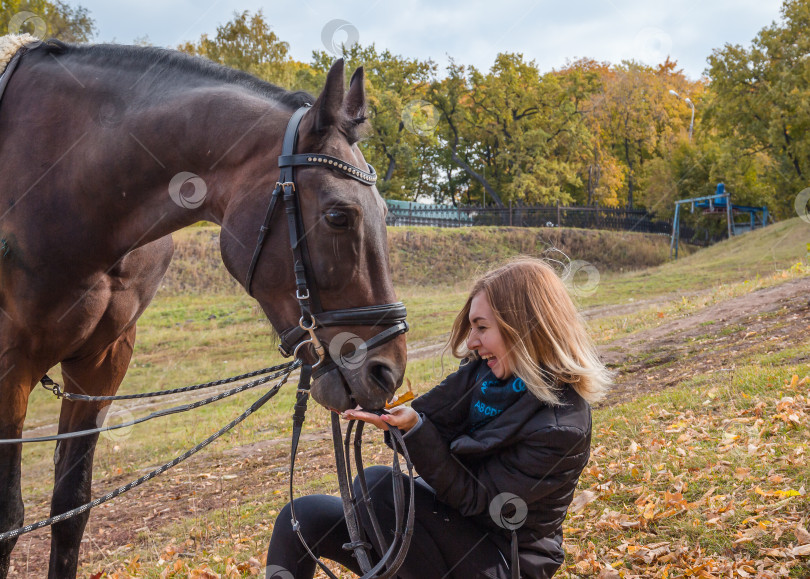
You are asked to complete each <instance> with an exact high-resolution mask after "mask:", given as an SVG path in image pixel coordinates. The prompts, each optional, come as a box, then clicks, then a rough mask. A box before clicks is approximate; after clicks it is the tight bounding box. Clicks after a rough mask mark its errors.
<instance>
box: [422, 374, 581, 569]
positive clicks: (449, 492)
mask: <svg viewBox="0 0 810 579" xmlns="http://www.w3.org/2000/svg"><path fill="white" fill-rule="evenodd" d="M488 372H489V369H488V368H487V366H486V365H485V364H484V363H483V361H481V360H478V361H474V362H470V363H468V364H465V365H462V366H461V367H460V368H459V370H458V371H457V372H455V373H453V374H451V375H450V376H448V377H447V379H446V380H444V381H443V382H442V383H441V384H439V385H438V386H437V387H435V388H434V389H432V390H431V391H430V392H428V393H427V394H424V395H423V396H420V397H419V398H417V399H416V400H415V401H414V402H413V408H414V409H415V410H416V411H417V412H419V413H421V414H422V420H423V422H422V424H421V425H420V426H419V427H418V428H417V429H416V430H414V431H413V432H412V433H409V435H408V437H407V438H406V441H407V446H408V452H409V453H410V455H411V459H412V460H413V463H414V466H415V467H416V470H417V471H418V472H419V474H420V475H421V476H422V477H423V478H424V479H425V481H426V482H427V483H429V484H430V485H431V486H432V487H433V488H434V489H435V490H436V493H437V498H438V499H439V500H440V501H442V502H443V503H445V504H447V505H449V506H451V507H453V508H455V509H457V510H458V511H460V512H461V514H463V515H465V516H469V517H472V518H473V519H474V520H475V521H476V522H477V523H479V524H481V525H484V526H486V527H487V528H489V529H492V531H493V535H492V537H493V540H494V541H495V542H496V543H497V544H498V546H499V548H500V550H501V551H502V552H503V553H504V554H506V555H507V557H508V556H509V553H510V542H511V539H512V533H511V531H510V530H509V529H507V528H504V526H510V525H509V524H506V525H504V524H503V519H502V520H501V523H500V524H498V523H496V522H495V519H494V518H493V516H492V515H490V506H491V504H492V501H493V499H494V498H495V497H496V496H498V495H500V494H501V493H511V495H516V496H517V497H518V500H512V501H507V503H509V502H511V503H512V504H513V507H514V508H519V507H520V505H516V504H515V503H520V502H521V501H522V502H524V503H525V505H526V507H528V512H527V513H526V520H525V522H524V523H522V524H520V521H519V520H518V517H520V513H519V512H515V510H514V508H513V510H512V511H509V508H510V507H506V508H505V509H504V511H503V513H504V515H505V517H506V521H507V523H509V522H512V523H514V524H513V525H511V527H514V526H517V525H520V526H519V528H518V529H517V536H516V538H517V548H518V550H519V559H520V573H521V576H524V577H531V578H541V577H551V576H552V575H553V574H554V572H555V571H556V570H557V569H558V568H559V567H560V565H562V563H563V558H564V553H563V549H562V523H563V519H565V513H566V511H567V509H568V505H569V504H570V503H571V499H572V498H573V496H574V489H575V488H576V485H577V480H578V479H579V475H580V473H581V472H582V469H583V468H584V467H585V465H586V463H587V462H588V457H589V455H590V443H591V409H590V406H589V404H588V403H587V402H585V400H583V399H582V398H581V397H580V396H579V395H578V394H577V393H576V391H574V389H573V388H571V387H570V386H567V385H564V386H563V387H562V388H561V390H560V399H561V401H562V405H561V406H556V407H552V406H549V405H547V404H545V403H542V402H540V401H539V400H538V399H537V398H536V397H535V396H534V395H533V394H532V393H531V391H529V392H526V394H525V395H524V396H523V397H521V398H520V399H519V400H518V401H517V402H516V403H514V404H513V405H512V406H510V407H508V408H507V409H506V410H504V412H503V413H502V414H500V415H499V416H497V417H495V418H493V419H492V420H491V421H490V422H489V423H487V424H485V425H484V426H482V427H481V428H479V429H477V430H476V431H474V432H473V433H472V434H466V433H465V432H464V427H465V424H464V423H465V421H466V419H467V416H468V414H469V408H470V395H471V393H472V390H473V389H474V388H476V387H478V386H479V385H480V382H481V380H483V379H484V378H485V377H486V375H487V374H488ZM511 495H504V497H506V498H507V499H508V498H510V496H511ZM503 500H504V499H503V498H501V502H503ZM525 510H526V509H523V511H524V512H525ZM496 512H497V511H496ZM495 516H497V515H495Z"/></svg>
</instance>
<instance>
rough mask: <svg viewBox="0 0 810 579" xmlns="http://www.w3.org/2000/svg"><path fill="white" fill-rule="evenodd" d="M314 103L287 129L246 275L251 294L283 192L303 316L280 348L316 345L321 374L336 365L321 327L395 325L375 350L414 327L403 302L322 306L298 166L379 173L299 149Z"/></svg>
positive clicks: (366, 176)
mask: <svg viewBox="0 0 810 579" xmlns="http://www.w3.org/2000/svg"><path fill="white" fill-rule="evenodd" d="M309 108H310V105H306V106H303V107H301V108H299V109H298V110H297V111H295V113H293V115H292V117H291V118H290V120H289V122H288V123H287V129H286V131H285V132H284V141H283V142H282V146H281V156H280V157H279V158H278V166H279V168H280V169H281V173H280V175H279V179H278V182H277V183H276V187H275V189H274V190H273V195H272V197H271V198H270V205H269V206H268V208H267V215H266V216H265V218H264V223H263V224H262V226H261V228H260V229H259V239H258V241H257V242H256V249H255V250H254V252H253V259H252V260H251V262H250V267H249V268H248V272H247V278H246V280H245V289H246V290H247V292H248V294H250V295H251V296H252V295H253V292H252V291H251V284H252V282H253V274H254V272H255V270H256V264H257V263H258V261H259V256H260V255H261V252H262V248H263V247H264V241H265V238H266V236H267V232H268V231H269V230H270V222H271V221H272V219H273V214H274V213H275V210H276V206H277V205H278V200H279V198H280V197H283V201H284V205H285V208H286V213H287V223H288V225H289V230H290V247H291V248H292V252H293V272H294V274H295V286H296V292H295V297H296V299H297V300H298V304H299V306H300V308H301V319H300V320H299V322H298V325H297V326H294V327H292V328H289V329H287V330H285V331H284V332H281V340H280V341H281V343H280V345H279V351H280V352H281V354H282V355H283V356H285V357H290V356H294V357H296V358H297V357H298V351H299V350H300V349H301V347H302V346H304V345H311V346H312V348H313V349H314V351H315V354H316V355H317V357H318V361H317V362H316V364H315V365H314V366H313V368H315V367H318V366H321V365H322V364H323V363H324V362H327V364H325V365H323V367H321V368H319V370H318V373H317V374H316V377H317V375H319V374H320V373H322V372H323V371H325V370H327V369H329V368H330V367H332V365H333V362H332V361H327V356H326V350H325V349H324V347H323V345H322V344H321V342H320V340H319V339H318V337H317V335H316V334H315V330H317V329H318V328H322V327H330V326H347V325H348V326H389V327H388V328H387V329H385V330H383V331H382V332H380V333H378V334H377V335H375V336H374V337H372V338H371V339H369V340H368V341H366V343H365V347H366V350H371V349H372V348H375V347H377V346H381V345H382V344H384V343H386V342H388V341H390V340H393V339H394V338H396V337H397V336H399V335H400V334H403V333H405V332H407V331H408V323H407V322H406V321H405V316H406V311H405V305H404V304H403V303H402V302H395V303H391V304H380V305H372V306H363V307H356V308H347V309H344V310H330V311H324V310H323V308H322V307H321V300H320V295H319V294H318V291H317V286H316V285H315V284H314V283H312V281H313V280H312V274H311V272H312V260H311V258H310V254H309V251H308V250H307V239H306V233H305V229H304V223H303V219H302V216H301V212H300V211H299V209H298V206H299V205H298V203H299V198H298V189H297V187H296V185H295V173H294V168H295V167H325V168H328V169H330V170H332V171H336V172H338V173H341V174H342V175H345V176H347V177H350V178H352V179H354V180H355V181H359V182H360V183H362V184H363V185H366V186H368V187H372V186H374V184H375V183H376V182H377V173H376V172H375V171H374V167H372V166H371V165H369V166H368V171H364V170H363V169H360V168H359V167H355V166H354V165H352V164H351V163H348V162H346V161H343V160H341V159H338V158H337V157H332V156H330V155H321V154H315V153H300V154H296V153H295V148H296V145H297V143H298V125H299V124H300V123H301V119H302V118H303V116H304V114H305V113H306V112H307V110H309Z"/></svg>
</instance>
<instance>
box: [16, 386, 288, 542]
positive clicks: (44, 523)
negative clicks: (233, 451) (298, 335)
mask: <svg viewBox="0 0 810 579" xmlns="http://www.w3.org/2000/svg"><path fill="white" fill-rule="evenodd" d="M291 372H292V370H291V371H290V372H287V373H286V374H285V375H284V377H283V378H282V379H281V380H280V381H279V382H278V383H277V384H275V385H274V386H273V387H272V388H270V390H268V391H267V392H266V393H265V394H263V395H262V396H261V398H259V399H258V400H256V402H254V403H253V404H251V405H250V407H249V408H248V409H247V410H245V411H244V412H243V413H242V414H241V415H239V416H237V417H236V418H234V419H233V420H232V421H231V422H230V423H228V424H226V425H225V426H223V427H222V428H220V429H219V430H218V431H217V432H215V433H214V434H212V435H211V436H209V437H208V438H206V439H205V440H203V441H202V442H201V443H199V444H198V445H197V446H195V447H194V448H190V449H189V450H187V451H186V452H184V453H183V454H181V455H180V456H178V457H177V458H175V459H173V460H170V461H169V462H167V463H165V464H162V465H161V466H159V467H158V468H156V469H154V470H153V471H151V472H149V473H147V474H145V475H144V476H142V477H140V478H138V479H136V480H134V481H132V482H130V483H128V484H126V485H124V486H122V487H118V488H117V489H115V490H114V491H112V492H109V493H107V494H106V495H104V496H103V497H99V498H97V499H95V500H93V501H90V502H89V503H86V504H84V505H81V506H80V507H76V508H75V509H72V510H70V511H67V512H64V513H62V514H60V515H56V516H54V517H50V518H48V519H45V520H42V521H37V522H36V523H32V524H30V525H26V526H25V527H21V528H19V529H14V530H12V531H6V532H5V533H0V542H2V541H7V540H9V539H15V538H17V537H19V536H20V535H24V534H26V533H30V532H31V531H35V530H37V529H41V528H42V527H47V526H50V525H53V524H55V523H59V522H61V521H64V520H66V519H69V518H71V517H74V516H76V515H79V514H81V513H84V512H85V511H89V510H90V509H92V508H94V507H97V506H99V505H101V504H103V503H106V502H107V501H109V500H112V499H114V498H115V497H117V496H119V495H122V494H124V493H125V492H127V491H130V490H132V489H134V488H135V487H137V486H140V485H142V484H143V483H145V482H146V481H148V480H150V479H152V478H155V477H156V476H158V475H160V474H162V473H164V472H166V471H167V470H169V469H170V468H172V467H174V466H176V465H178V464H180V463H181V462H183V461H184V460H186V459H187V458H189V457H190V456H193V455H195V454H197V453H198V452H199V451H200V450H202V449H203V448H205V447H206V446H208V445H209V444H211V443H212V442H214V441H215V440H216V439H217V438H219V437H220V436H222V435H223V434H225V433H226V432H228V431H229V430H231V429H232V428H233V427H234V426H236V425H237V424H239V423H240V422H242V421H243V420H245V419H246V418H247V417H248V416H250V415H251V414H253V413H254V412H256V411H257V410H258V409H259V408H261V407H262V406H264V404H265V403H266V402H267V401H268V400H270V399H271V398H272V397H273V396H275V395H276V394H277V393H278V391H279V390H280V389H281V387H282V386H284V384H285V383H286V382H287V378H289V376H290V373H291Z"/></svg>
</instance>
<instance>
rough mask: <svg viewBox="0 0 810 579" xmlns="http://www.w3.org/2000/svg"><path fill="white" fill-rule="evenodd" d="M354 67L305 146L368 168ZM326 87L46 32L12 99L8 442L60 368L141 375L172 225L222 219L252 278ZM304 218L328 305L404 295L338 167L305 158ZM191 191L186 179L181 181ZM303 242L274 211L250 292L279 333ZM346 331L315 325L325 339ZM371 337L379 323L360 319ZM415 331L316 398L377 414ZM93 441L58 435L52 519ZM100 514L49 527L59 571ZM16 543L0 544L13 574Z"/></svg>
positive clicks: (76, 500) (1, 388)
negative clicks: (143, 338)
mask: <svg viewBox="0 0 810 579" xmlns="http://www.w3.org/2000/svg"><path fill="white" fill-rule="evenodd" d="M344 82H345V81H344V71H343V62H342V61H338V62H337V63H335V65H334V66H333V67H332V69H331V70H330V72H329V74H328V76H327V79H326V84H325V87H324V89H323V91H322V93H321V95H320V96H319V97H318V99H317V100H316V101H315V102H314V104H313V106H312V108H311V109H310V110H309V111H307V112H306V114H305V116H304V118H303V120H302V121H301V125H300V130H299V142H298V151H300V152H307V153H309V152H313V153H322V154H325V155H331V156H333V157H338V158H340V159H342V160H343V161H346V162H349V163H351V164H352V165H355V166H357V167H362V168H366V164H365V161H364V159H363V156H362V154H361V153H360V151H359V149H358V148H357V144H356V143H357V140H358V136H359V132H360V130H361V129H362V125H363V123H364V121H365V118H364V114H365V108H366V107H365V96H364V90H363V71H362V69H358V70H357V71H356V72H355V74H354V75H353V77H352V81H351V83H350V87H349V90H348V92H346V91H345V88H344ZM312 100H314V99H312V97H310V96H309V95H307V94H305V93H290V92H287V91H285V90H283V89H280V88H278V87H275V86H272V85H269V84H267V83H264V82H261V81H259V80H257V79H255V78H253V77H251V76H249V75H247V74H244V73H241V72H238V71H234V70H230V69H227V68H224V67H220V66H217V65H213V64H211V63H208V62H207V61H204V60H201V59H197V58H193V57H189V56H186V55H183V54H180V53H177V52H173V51H168V50H162V49H153V48H135V47H122V46H105V45H99V46H71V45H64V44H62V43H58V42H48V43H44V44H42V45H41V46H39V47H37V48H33V49H31V50H29V51H28V52H27V53H25V54H24V55H23V56H22V58H21V60H20V64H19V66H18V68H17V69H16V71H15V72H14V75H13V76H12V77H11V80H10V81H9V84H8V87H7V90H6V91H5V94H4V95H3V98H2V103H0V238H2V239H3V245H2V251H0V439H9V438H17V437H20V435H21V433H22V429H23V421H24V419H25V414H26V405H27V402H28V396H29V393H30V392H31V390H32V388H34V386H35V385H36V384H37V382H38V380H39V379H40V378H41V377H42V376H43V375H44V374H45V373H46V372H48V370H49V369H50V368H52V367H53V366H55V365H56V364H61V368H62V375H63V379H64V382H65V384H64V387H65V388H66V390H68V391H71V392H81V393H86V394H93V395H110V394H113V393H115V392H116V390H117V389H118V386H119V384H120V383H121V381H122V379H123V378H124V375H125V374H126V371H127V366H128V364H129V361H130V357H131V355H132V350H133V347H134V345H135V327H136V322H137V320H138V318H139V316H140V315H141V314H142V313H143V311H144V309H145V308H146V307H147V305H148V304H149V302H150V300H151V299H152V297H153V296H154V295H155V292H156V291H157V289H158V285H159V284H160V281H161V278H162V277H163V275H164V273H165V271H166V268H167V267H168V265H169V262H170V260H171V256H172V250H173V246H172V239H171V236H170V234H171V233H172V232H173V231H176V230H178V229H180V228H182V227H184V226H187V225H189V224H192V223H194V222H196V221H199V220H210V221H213V222H215V223H218V224H220V225H221V226H222V233H221V251H222V258H223V260H224V263H225V265H226V267H227V268H228V271H230V273H231V274H232V275H233V276H234V277H235V278H236V279H238V280H240V282H243V283H244V280H245V277H246V273H247V271H248V267H249V264H250V262H251V257H252V255H253V252H254V248H255V246H256V239H257V232H258V230H259V227H260V225H261V223H262V220H263V218H264V215H265V212H266V209H267V206H268V202H269V200H270V196H271V192H272V191H273V189H274V186H275V183H276V181H277V179H278V177H279V168H278V164H277V158H278V155H279V153H280V151H281V138H282V135H283V132H284V129H285V127H286V125H287V123H288V120H289V119H290V117H291V115H292V113H293V111H295V110H296V109H298V108H299V107H300V106H302V105H303V104H305V103H306V102H308V101H309V102H312ZM296 182H297V191H298V196H299V201H300V210H301V218H302V220H303V227H304V230H305V231H306V232H307V233H306V236H307V244H308V246H309V254H310V256H311V262H312V263H311V269H312V271H311V273H310V275H311V276H312V278H313V284H314V285H316V286H317V288H318V290H319V292H320V299H321V301H322V305H323V309H325V310H334V309H343V308H352V307H360V306H368V305H375V304H383V303H389V302H392V301H394V297H395V296H394V290H393V287H392V284H391V280H390V276H389V273H388V250H387V241H386V234H385V222H384V217H385V211H386V209H385V203H384V202H383V200H382V199H381V197H380V195H379V194H378V193H377V191H376V189H375V188H374V187H368V186H366V185H364V184H362V183H358V182H357V181H356V180H353V179H350V178H348V177H347V176H346V175H343V174H341V173H340V172H337V171H330V170H329V169H328V168H322V167H299V168H298V169H297V171H296ZM183 183H185V184H183ZM294 282H295V280H294V276H293V264H292V256H291V252H290V241H289V233H288V228H287V224H286V221H285V216H284V211H277V212H276V213H275V218H274V219H273V222H272V224H271V229H270V233H269V235H268V238H267V241H266V243H265V247H264V250H263V253H262V254H261V258H260V259H259V261H258V265H257V267H256V270H255V274H254V276H253V281H252V284H251V290H252V294H253V296H254V297H255V298H256V299H257V300H258V302H259V303H260V304H261V307H262V309H263V310H264V312H265V314H266V315H267V317H268V318H269V319H270V322H271V323H272V324H273V326H274V327H275V328H276V330H277V331H282V330H284V329H286V328H290V327H292V326H295V325H297V324H298V321H299V316H300V315H301V314H300V311H299V305H298V300H297V299H296V297H295V283H294ZM346 330H347V328H346V327H343V328H342V327H331V328H326V329H323V330H320V332H322V333H320V334H319V337H320V338H321V339H322V340H324V341H325V342H327V343H328V341H329V339H330V337H334V336H336V335H337V334H338V333H339V332H341V331H346ZM349 331H352V332H356V333H357V335H359V336H360V337H361V338H363V339H364V340H365V339H368V338H369V337H370V336H372V335H374V333H375V332H376V331H377V330H374V328H369V327H365V328H362V327H356V326H352V327H350V329H349ZM404 368H405V339H404V337H402V336H399V337H397V338H396V339H395V340H393V341H390V342H388V343H387V344H385V345H384V346H382V347H379V348H376V349H375V350H374V351H373V352H369V355H368V358H367V360H365V363H364V364H363V365H362V366H361V367H359V368H357V369H356V371H354V372H353V373H352V378H351V379H350V380H349V381H350V382H351V383H347V380H346V379H345V378H344V377H343V374H341V372H339V371H338V370H337V369H333V370H331V371H329V372H326V373H325V374H323V375H321V376H320V377H319V378H317V379H316V380H315V382H314V384H313V387H312V392H313V396H314V398H315V399H316V400H317V401H318V402H320V403H321V404H323V405H325V406H328V407H331V408H336V409H339V410H342V409H345V408H347V407H349V406H350V405H353V404H361V405H362V406H364V407H369V408H379V407H381V406H382V404H383V403H384V402H385V400H386V399H387V398H389V397H390V396H391V393H392V392H393V391H394V390H395V389H396V388H397V387H398V386H399V385H400V384H401V382H402V376H403V373H404ZM104 406H105V405H104V404H90V403H86V402H67V401H65V402H63V403H62V410H61V415H60V418H59V432H60V433H61V432H68V431H76V430H83V429H89V428H94V427H96V426H97V421H98V417H99V414H100V412H101V411H102V409H103V407H104ZM96 440H97V437H96V436H92V437H83V438H77V439H71V440H63V441H60V443H59V444H58V446H57V448H56V452H55V456H54V461H55V464H56V468H55V485H54V491H53V500H52V508H51V511H52V513H53V514H58V513H62V512H65V511H67V510H69V509H71V508H73V507H76V506H78V505H80V504H83V503H85V502H87V501H88V500H89V499H90V498H91V497H90V487H91V479H92V465H93V454H94V449H95V445H96ZM20 446H21V445H5V446H3V445H0V531H4V530H8V529H13V528H17V527H19V526H21V525H22V524H23V501H22V497H21V490H20V457H21V448H20ZM86 523H87V516H86V515H85V516H84V517H76V518H73V519H70V520H67V521H65V522H62V523H59V524H57V525H55V526H54V527H53V530H52V538H51V556H50V571H49V573H50V576H51V577H58V578H60V579H61V578H65V577H73V576H75V573H76V567H77V564H78V553H79V545H80V542H81V538H82V534H83V532H84V527H85V525H86ZM13 546H14V542H11V541H9V542H5V543H3V544H0V577H5V576H6V574H7V572H8V566H9V559H10V554H11V550H12V548H13Z"/></svg>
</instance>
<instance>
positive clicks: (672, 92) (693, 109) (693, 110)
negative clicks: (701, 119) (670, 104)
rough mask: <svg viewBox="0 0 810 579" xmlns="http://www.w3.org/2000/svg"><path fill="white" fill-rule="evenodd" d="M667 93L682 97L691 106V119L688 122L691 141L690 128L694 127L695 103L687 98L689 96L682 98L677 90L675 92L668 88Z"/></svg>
mask: <svg viewBox="0 0 810 579" xmlns="http://www.w3.org/2000/svg"><path fill="white" fill-rule="evenodd" d="M669 94H671V95H675V96H676V97H678V98H683V100H684V102H685V103H686V104H688V105H689V106H690V107H691V108H692V121H691V122H690V123H689V140H690V141H691V140H692V130H693V129H694V128H695V105H694V103H693V102H692V101H691V100H690V99H689V97H685V98H684V97H682V96H681V95H679V94H678V93H677V92H675V91H674V90H672V89H670V90H669Z"/></svg>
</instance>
